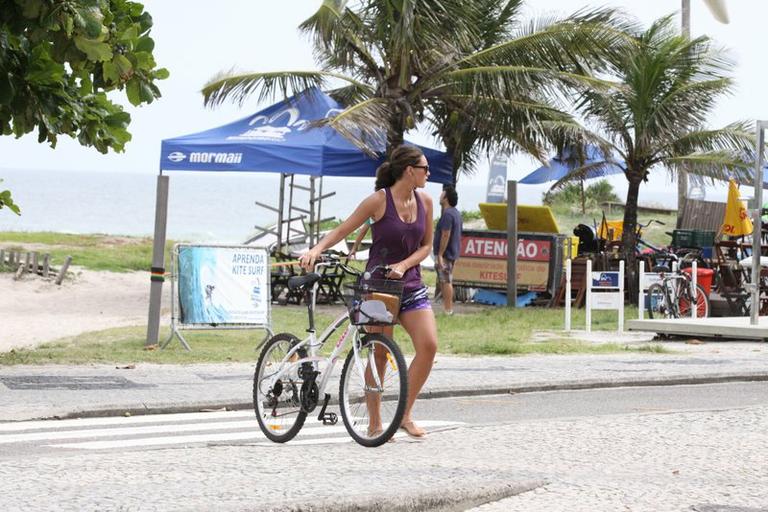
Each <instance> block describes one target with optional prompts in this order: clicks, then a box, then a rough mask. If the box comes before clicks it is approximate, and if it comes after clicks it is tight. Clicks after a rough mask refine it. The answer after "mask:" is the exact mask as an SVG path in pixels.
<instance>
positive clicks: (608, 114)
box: [555, 16, 754, 284]
mask: <svg viewBox="0 0 768 512" xmlns="http://www.w3.org/2000/svg"><path fill="white" fill-rule="evenodd" d="M629 35H630V36H631V38H632V39H633V40H634V42H635V44H631V45H627V46H625V49H624V51H623V52H620V53H615V54H614V55H613V58H612V59H611V61H610V64H611V66H612V72H613V74H615V76H616V77H617V78H618V81H619V82H620V86H619V87H616V88H613V89H610V90H607V89H601V90H595V89H585V90H584V91H583V93H582V95H581V96H580V101H579V104H578V109H579V111H580V112H581V114H582V115H583V116H584V118H585V119H586V120H587V123H588V125H589V126H590V127H592V128H594V129H593V130H592V131H591V132H585V134H584V135H585V136H588V137H589V138H590V140H591V141H593V142H597V143H599V145H600V146H601V149H602V150H603V154H604V155H613V157H614V158H616V160H617V161H619V162H621V161H622V160H623V162H624V163H625V169H626V170H625V176H626V178H627V181H628V183H629V189H628V191H627V199H626V208H625V211H624V230H623V235H622V243H623V246H624V247H625V251H626V253H627V259H628V265H627V267H628V271H629V272H634V266H635V265H634V263H635V254H634V251H633V250H632V249H631V248H634V247H635V246H636V238H637V237H636V226H637V200H638V194H639V191H640V185H641V184H642V183H643V182H646V181H648V177H649V175H650V174H651V173H652V172H656V171H661V170H664V169H666V170H667V171H668V172H670V173H675V172H677V171H679V170H682V169H684V170H686V171H688V172H692V173H694V174H698V175H701V176H704V177H708V178H711V179H713V180H714V179H718V180H726V179H727V178H728V177H731V176H733V177H736V178H737V180H738V181H741V182H745V181H746V180H748V179H750V176H751V164H750V163H749V160H750V159H751V158H752V155H753V154H754V142H753V141H754V137H753V135H752V133H751V132H750V128H749V125H748V124H747V123H746V122H736V123H733V124H729V125H727V126H725V127H723V128H718V129H712V128H708V127H706V120H707V116H708V115H709V113H710V112H711V110H712V108H713V107H714V106H715V103H716V100H717V99H718V98H719V97H720V96H722V95H724V94H727V93H729V92H730V91H731V90H732V87H733V80H732V79H731V78H730V77H729V76H728V75H729V71H730V70H732V69H733V63H732V62H731V61H730V60H729V59H728V58H727V56H726V54H725V53H724V51H723V50H721V49H717V48H715V47H714V46H713V44H712V42H711V41H710V40H709V38H707V37H698V38H696V39H688V38H686V37H683V36H680V35H679V34H678V33H677V30H676V27H675V26H674V25H673V23H672V17H671V16H668V17H664V18H661V19H659V20H657V21H656V22H655V23H653V24H652V25H651V26H650V28H648V29H647V30H645V31H641V30H639V29H634V30H633V31H630V33H629ZM572 135H573V136H574V137H577V136H578V134H576V133H574V134H572ZM607 163H608V162H606V161H599V162H594V163H592V164H590V165H584V166H581V167H579V168H577V169H575V170H574V171H573V172H571V173H570V174H569V176H567V177H566V178H564V179H563V180H561V182H558V183H556V184H555V186H559V185H560V184H561V183H564V182H566V181H569V180H572V179H578V178H581V177H583V176H584V175H585V174H586V173H587V172H589V171H590V170H592V169H595V168H598V167H601V166H603V165H606V164H607ZM630 283H631V284H633V283H634V280H631V281H630Z"/></svg>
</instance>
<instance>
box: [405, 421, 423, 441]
mask: <svg viewBox="0 0 768 512" xmlns="http://www.w3.org/2000/svg"><path fill="white" fill-rule="evenodd" d="M400 429H401V430H405V433H406V434H408V435H409V436H411V437H415V438H422V437H424V436H426V435H427V431H426V430H424V429H423V428H421V427H419V426H418V425H416V424H415V423H414V422H413V421H404V422H403V423H401V424H400Z"/></svg>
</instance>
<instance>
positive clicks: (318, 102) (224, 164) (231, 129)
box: [160, 88, 453, 183]
mask: <svg viewBox="0 0 768 512" xmlns="http://www.w3.org/2000/svg"><path fill="white" fill-rule="evenodd" d="M342 110H343V106H342V105H340V104H339V103H337V102H336V101H335V100H333V98H331V97H330V96H328V95H327V94H325V93H324V92H322V91H320V90H319V89H317V88H311V89H307V90H306V91H304V92H302V93H300V94H297V95H296V96H293V97H291V98H289V99H287V100H285V101H281V102H280V103H276V104H275V105H272V106H271V107H269V108H266V109H264V110H262V111H260V112H257V113H256V114H253V115H250V116H248V117H245V118H243V119H240V120H238V121H235V122H233V123H229V124H225V125H224V126H219V127H217V128H212V129H210V130H205V131H203V132H199V133H193V134H191V135H184V136H182V137H176V138H173V139H166V140H164V141H163V143H162V149H161V152H160V168H161V169H162V170H165V171H241V172H274V173H286V174H305V175H309V176H342V177H365V176H370V177H372V176H375V175H376V168H377V167H378V166H379V165H380V164H381V163H382V161H383V160H384V157H385V155H384V150H385V147H384V140H383V139H384V138H383V137H382V141H381V145H380V147H379V148H377V149H378V153H379V155H380V156H379V157H378V158H371V157H370V156H368V155H366V154H365V153H364V152H363V151H362V150H360V149H358V148H357V147H356V146H354V145H353V144H352V143H351V142H349V141H348V140H347V139H345V138H344V137H342V136H341V135H340V134H339V132H337V131H336V130H334V129H333V128H331V127H330V126H320V127H312V126H311V124H312V122H313V121H317V120H320V119H324V118H327V117H330V116H333V115H335V114H338V113H339V112H341V111H342ZM414 145H416V144H414ZM418 147H419V148H420V149H421V150H422V151H423V152H424V155H425V156H426V157H427V160H429V172H430V177H429V181H433V182H437V183H452V181H453V175H452V167H451V158H450V156H449V155H448V154H446V153H443V152H441V151H437V150H434V149H431V148H426V147H423V146H418Z"/></svg>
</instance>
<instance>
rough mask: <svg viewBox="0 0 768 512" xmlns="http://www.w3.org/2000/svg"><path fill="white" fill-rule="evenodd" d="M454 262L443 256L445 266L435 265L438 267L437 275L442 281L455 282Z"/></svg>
mask: <svg viewBox="0 0 768 512" xmlns="http://www.w3.org/2000/svg"><path fill="white" fill-rule="evenodd" d="M435 260H437V258H435ZM453 264H454V262H453V261H451V260H447V259H445V258H443V266H442V267H441V268H437V265H435V268H437V276H438V278H439V279H440V282H441V283H452V282H453Z"/></svg>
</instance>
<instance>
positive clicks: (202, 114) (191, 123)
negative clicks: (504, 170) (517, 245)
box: [0, 0, 768, 186]
mask: <svg viewBox="0 0 768 512" xmlns="http://www.w3.org/2000/svg"><path fill="white" fill-rule="evenodd" d="M726 1H727V5H728V10H729V14H730V19H731V23H730V24H729V25H721V24H719V23H718V22H716V21H715V20H714V19H713V18H712V16H711V15H710V13H709V11H708V10H707V8H706V7H705V5H704V3H703V1H702V0H691V3H692V8H691V11H692V13H691V27H692V35H694V36H696V35H699V34H704V33H706V34H709V35H710V36H712V37H713V38H714V39H715V40H716V41H718V42H719V43H721V44H723V45H724V46H727V47H728V48H730V49H731V51H732V55H733V57H734V58H735V59H736V61H737V63H738V64H737V67H736V69H735V77H736V80H737V84H738V89H737V92H736V94H735V95H734V96H732V97H730V98H725V99H724V100H723V101H722V102H721V104H720V105H719V106H718V108H717V110H716V111H715V113H714V115H713V117H712V119H711V124H712V125H714V126H719V125H722V124H726V123H728V122H731V121H734V120H737V119H759V118H761V119H768V102H766V101H765V100H764V96H763V89H764V87H765V84H766V83H767V81H766V78H767V76H766V75H767V74H766V66H765V50H764V47H765V44H764V43H762V42H761V40H760V36H761V35H762V32H764V31H765V20H766V19H768V2H754V1H748V0H726ZM144 3H145V6H146V8H147V10H148V11H149V12H150V13H151V14H152V16H153V18H154V20H155V27H154V29H153V30H152V36H153V37H154V39H155V42H156V47H155V56H156V58H157V61H158V63H159V64H160V65H161V66H164V67H167V68H168V69H169V70H170V71H171V77H170V78H169V79H168V80H165V81H162V82H161V83H160V84H159V85H160V88H161V90H162V92H163V98H161V99H160V100H159V101H157V102H155V103H153V104H151V105H148V106H144V107H142V108H138V109H135V108H132V107H130V105H128V106H127V110H129V111H130V112H131V115H132V116H133V122H132V124H131V127H130V131H131V133H132V134H133V141H132V142H130V143H129V144H128V146H127V149H126V151H125V152H124V153H122V154H109V155H101V154H99V153H98V152H96V151H95V150H93V149H92V148H82V147H80V146H79V145H78V144H77V143H76V142H74V141H72V140H69V139H67V138H61V139H60V142H59V145H58V147H57V149H56V150H55V151H54V150H51V149H49V148H48V147H47V146H46V145H42V144H38V143H37V141H36V135H34V134H32V135H28V136H26V137H24V138H22V139H19V140H16V139H13V138H12V137H0V177H2V171H1V170H2V169H3V168H15V169H51V170H56V169H68V170H93V171H106V170H115V171H121V172H136V173H157V171H158V159H159V150H160V141H161V140H162V139H163V138H169V137H174V136H178V135H182V134H187V133H192V132H195V131H198V130H202V129H206V128H210V127H213V126H216V125H218V124H223V123H225V122H229V121H232V120H234V119H238V118H240V117H244V116H245V115H248V114H249V113H252V112H254V111H256V110H257V109H258V108H259V107H260V105H257V104H256V103H255V102H251V103H249V104H246V105H245V106H244V107H243V108H242V109H241V108H239V107H237V106H234V105H230V104H227V105H224V106H223V107H220V108H218V109H216V110H210V109H205V108H203V106H202V96H201V95H200V92H199V91H200V88H201V86H202V85H203V84H204V83H205V82H206V81H207V80H208V79H209V78H211V77H212V76H213V75H215V74H216V73H218V72H220V71H226V70H229V69H232V68H235V69H238V70H253V71H270V70H282V69H297V70H301V69H315V65H314V61H313V58H312V53H311V50H310V46H309V42H308V41H307V40H306V38H304V37H302V36H301V35H300V34H299V33H298V31H297V30H296V27H297V26H298V25H299V23H300V22H301V21H303V20H304V19H306V18H307V17H308V16H310V15H311V14H312V13H313V12H314V11H315V10H316V9H317V8H318V6H319V5H320V4H321V0H283V1H281V2H267V1H265V0H261V1H257V0H224V1H222V2H215V3H214V2H210V1H202V0H185V1H183V2H182V1H180V0H146V1H145V2H144ZM528 3H529V4H531V5H534V4H535V6H536V7H535V8H529V9H528V10H527V11H526V13H527V15H530V16H535V15H539V14H543V13H547V14H549V13H559V14H563V15H564V14H567V13H570V12H573V11H575V10H578V9H580V8H582V7H585V6H601V5H605V6H614V7H619V8H622V9H624V10H625V11H627V12H629V13H631V14H633V15H634V16H636V17H638V18H639V19H640V20H641V21H643V22H644V23H646V24H647V23H649V22H651V21H652V20H653V19H655V18H658V17H660V16H663V15H666V14H670V13H673V12H678V11H679V9H680V0H643V1H642V2H640V1H630V0H625V1H621V0H615V1H604V2H584V1H580V0H572V1H568V0H536V1H535V2H533V1H529V2H528ZM124 103H125V104H126V105H127V101H124ZM411 139H414V140H416V141H417V142H421V143H426V144H430V143H431V145H435V142H434V141H431V140H429V139H428V138H425V137H420V136H418V135H416V136H415V137H414V136H411ZM515 166H516V167H518V168H519V169H515V170H513V171H512V172H511V173H510V177H511V178H512V177H515V178H519V177H521V176H522V175H524V174H525V173H527V172H529V171H530V170H532V169H533V168H535V167H536V164H535V163H533V162H530V161H528V160H527V159H522V160H520V159H518V161H517V163H516V164H515ZM482 175H484V169H481V170H480V176H482ZM664 181H666V179H665V178H663V177H660V178H659V179H657V180H656V184H657V186H664V185H663V182H664Z"/></svg>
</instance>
